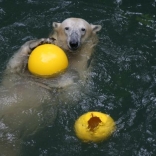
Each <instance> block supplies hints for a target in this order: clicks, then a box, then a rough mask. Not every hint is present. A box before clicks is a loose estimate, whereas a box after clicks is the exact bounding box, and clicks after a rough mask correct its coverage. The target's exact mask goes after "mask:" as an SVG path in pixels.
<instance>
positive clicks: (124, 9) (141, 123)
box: [0, 0, 156, 156]
mask: <svg viewBox="0 0 156 156" xmlns="http://www.w3.org/2000/svg"><path fill="white" fill-rule="evenodd" d="M68 17H81V18H84V19H86V20H87V21H88V22H90V23H94V24H101V25H102V26H103V29H102V31H101V32H100V33H99V37H100V41H99V44H98V46H97V49H96V52H95V54H94V56H93V58H94V65H93V71H92V73H91V76H92V80H91V82H90V84H91V88H90V91H88V94H86V95H85V96H83V98H82V99H81V100H80V102H79V103H78V104H77V105H76V106H75V107H74V108H73V107H72V108H65V109H64V110H63V111H61V112H59V113H58V117H57V119H56V121H55V123H54V124H52V125H49V126H48V127H45V129H44V130H42V131H41V132H38V133H37V134H35V135H34V136H30V137H28V138H27V139H26V140H24V142H23V150H22V152H21V155H22V156H28V155H29V156H73V155H74V156H87V155H90V156H154V155H155V153H156V124H155V123H156V113H155V112H156V48H155V45H156V36H155V33H156V32H155V30H156V25H155V3H154V0H148V1H147V0H142V1H141V0H131V1H128V0H123V1H122V0H116V1H115V0H112V1H110V0H96V1H94V0H90V1H89V0H86V1H82V0H79V1H76V0H75V1H70V0H69V1H63V0H51V1H50V0H44V1H42V0H38V1H37V0H16V1H9V0H0V72H1V73H2V72H3V70H4V69H5V65H6V63H7V61H8V59H9V58H10V57H11V56H12V54H13V53H14V51H16V50H17V49H18V48H19V46H21V45H22V44H23V43H24V42H26V41H28V40H30V39H33V38H41V37H47V36H48V34H49V33H50V31H51V25H52V22H53V21H56V22H61V21H63V20H64V19H66V18H68ZM91 110H94V111H102V112H104V113H107V114H110V115H111V116H112V118H113V119H114V120H115V121H116V123H117V131H116V132H115V133H114V135H113V136H112V137H111V138H110V139H109V140H107V141H105V142H102V143H99V144H94V143H89V144H86V143H82V142H81V141H80V140H79V139H77V137H76V136H75V133H74V130H73V125H74V122H75V120H76V119H77V117H79V116H80V115H81V114H83V113H85V112H87V111H91ZM0 128H1V127H0Z"/></svg>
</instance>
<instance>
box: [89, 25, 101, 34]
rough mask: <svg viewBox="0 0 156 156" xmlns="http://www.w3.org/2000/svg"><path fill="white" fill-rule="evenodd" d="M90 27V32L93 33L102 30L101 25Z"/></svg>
mask: <svg viewBox="0 0 156 156" xmlns="http://www.w3.org/2000/svg"><path fill="white" fill-rule="evenodd" d="M91 27H92V30H93V32H94V33H96V32H98V31H100V30H101V28H102V26H101V25H92V24H91Z"/></svg>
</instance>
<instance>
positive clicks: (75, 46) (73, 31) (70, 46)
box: [52, 18, 101, 52]
mask: <svg viewBox="0 0 156 156" xmlns="http://www.w3.org/2000/svg"><path fill="white" fill-rule="evenodd" d="M53 28H54V34H53V36H52V37H53V38H54V39H55V44H56V45H58V46H60V47H61V48H62V49H64V50H65V51H69V52H76V51H79V49H82V48H83V47H84V46H86V45H89V44H90V46H91V47H93V45H95V44H96V43H95V42H96V41H97V38H96V33H97V32H98V31H100V29H101V26H100V25H92V24H89V23H88V22H87V21H85V20H83V19H81V18H68V19H66V20H64V21H63V22H62V23H56V22H53Z"/></svg>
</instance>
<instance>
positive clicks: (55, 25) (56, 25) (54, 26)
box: [53, 22, 61, 29]
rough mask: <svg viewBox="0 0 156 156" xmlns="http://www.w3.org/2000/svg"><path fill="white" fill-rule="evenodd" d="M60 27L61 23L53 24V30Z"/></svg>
mask: <svg viewBox="0 0 156 156" xmlns="http://www.w3.org/2000/svg"><path fill="white" fill-rule="evenodd" d="M60 25H61V23H57V22H53V28H56V29H57V28H58V27H59V26H60Z"/></svg>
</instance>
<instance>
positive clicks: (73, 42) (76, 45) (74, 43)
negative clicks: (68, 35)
mask: <svg viewBox="0 0 156 156" xmlns="http://www.w3.org/2000/svg"><path fill="white" fill-rule="evenodd" d="M69 45H70V47H71V49H73V50H76V49H77V48H78V45H79V44H78V41H70V42H69Z"/></svg>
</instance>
